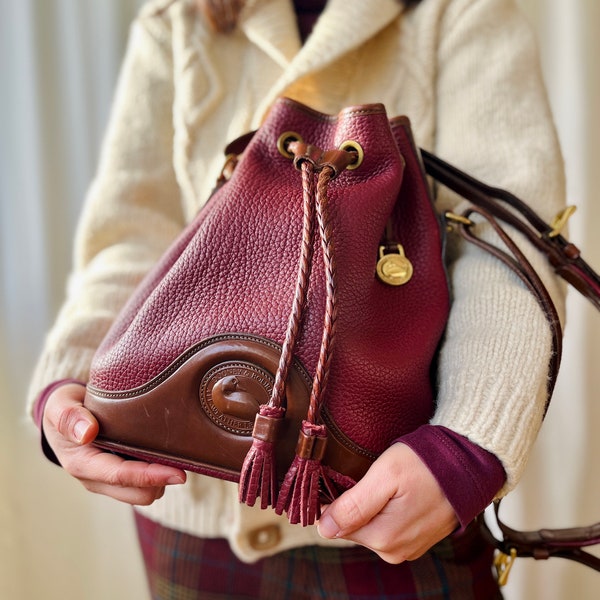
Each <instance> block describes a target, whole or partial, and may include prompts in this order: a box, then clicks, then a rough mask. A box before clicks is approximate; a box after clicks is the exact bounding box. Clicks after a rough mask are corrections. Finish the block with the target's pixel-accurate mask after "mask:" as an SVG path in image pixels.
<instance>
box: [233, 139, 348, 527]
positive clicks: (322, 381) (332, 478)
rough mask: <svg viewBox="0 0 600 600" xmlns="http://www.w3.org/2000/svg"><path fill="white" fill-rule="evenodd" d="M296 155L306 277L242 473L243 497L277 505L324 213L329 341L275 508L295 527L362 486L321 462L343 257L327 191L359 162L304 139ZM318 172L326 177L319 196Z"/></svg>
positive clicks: (293, 149) (302, 275) (302, 274)
mask: <svg viewBox="0 0 600 600" xmlns="http://www.w3.org/2000/svg"><path fill="white" fill-rule="evenodd" d="M288 150H289V152H290V153H291V154H293V155H294V157H295V158H294V165H295V166H296V168H298V169H299V170H300V171H301V172H302V186H303V212H304V216H303V235H302V247H301V252H300V260H299V268H298V277H297V281H296V290H295V294H294V301H293V305H292V311H291V313H290V318H289V321H288V327H287V331H286V336H285V341H284V344H283V347H282V353H281V358H280V362H279V366H278V370H277V373H276V376H275V384H274V386H273V393H272V395H271V398H270V400H269V402H268V403H267V404H266V405H263V406H261V408H260V411H259V414H258V415H257V417H256V421H255V426H254V431H253V437H254V440H253V444H252V447H251V449H250V451H249V452H248V455H247V456H246V459H245V461H244V465H243V467H242V472H241V478H240V494H239V496H240V501H242V502H245V503H246V504H249V505H250V506H253V505H254V503H255V501H256V498H257V496H259V495H260V496H261V507H262V508H266V507H267V506H269V505H271V504H273V502H274V499H275V490H276V488H277V473H276V469H275V449H274V445H275V440H276V437H277V424H278V423H279V422H281V419H282V418H283V416H284V412H285V409H284V407H283V399H284V395H285V383H286V380H287V375H288V372H289V368H290V366H291V362H292V359H293V351H294V347H295V345H296V340H297V338H298V335H299V332H300V329H301V321H302V315H303V312H304V309H305V307H306V298H307V292H308V285H309V281H310V272H311V265H312V259H313V244H314V235H315V233H314V230H315V227H314V220H315V213H316V217H317V222H318V229H319V237H320V240H321V248H322V255H323V261H324V266H325V289H326V303H325V315H324V323H323V335H322V340H321V349H320V353H319V359H318V362H317V367H316V370H315V376H314V378H313V386H312V390H311V394H310V400H309V409H308V413H307V417H306V419H305V420H304V421H303V422H302V426H301V430H300V434H299V438H298V445H297V447H296V456H295V458H294V460H293V462H292V465H291V466H290V468H289V470H288V472H287V474H286V475H285V478H284V480H283V484H282V486H281V490H280V492H279V496H278V498H277V503H276V505H275V511H276V512H277V514H282V513H283V512H284V511H285V512H286V513H287V514H288V518H289V520H290V522H291V523H294V524H296V523H301V524H302V525H310V524H313V523H314V522H315V520H316V519H318V518H319V516H320V500H319V495H320V491H323V492H324V493H325V494H326V495H327V496H331V497H333V496H335V495H337V494H336V492H335V489H340V488H341V489H347V488H348V487H350V486H351V485H353V484H354V481H353V480H352V479H351V478H349V477H346V476H343V475H340V474H338V473H335V472H333V471H332V470H331V469H329V468H328V467H324V466H323V465H322V464H321V458H322V457H323V454H324V452H325V443H326V440H327V430H326V428H325V425H324V424H323V423H321V422H320V412H321V407H322V404H323V397H324V393H325V388H326V385H327V377H328V373H329V367H330V364H331V357H332V352H333V342H334V334H335V322H336V316H337V304H336V284H335V274H336V273H335V271H336V269H335V253H334V250H333V242H332V225H331V222H330V218H329V213H328V199H327V188H328V185H329V182H330V181H331V179H333V178H334V177H336V176H337V175H338V174H339V173H340V172H341V171H343V170H344V169H345V168H346V167H347V166H348V165H349V164H351V162H352V160H353V158H354V157H353V156H352V155H351V154H350V153H349V152H346V151H344V150H330V151H327V152H323V151H322V150H321V149H319V148H317V147H315V146H312V145H308V144H305V143H303V142H299V141H294V142H291V143H290V144H289V145H288ZM315 174H318V181H317V186H316V193H315V184H314V179H315ZM334 484H336V485H334Z"/></svg>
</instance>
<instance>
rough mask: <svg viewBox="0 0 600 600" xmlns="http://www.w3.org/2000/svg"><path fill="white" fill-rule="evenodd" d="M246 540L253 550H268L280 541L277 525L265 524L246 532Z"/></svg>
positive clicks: (279, 531)
mask: <svg viewBox="0 0 600 600" xmlns="http://www.w3.org/2000/svg"><path fill="white" fill-rule="evenodd" d="M248 541H249V543H250V546H251V547H252V548H253V549H254V550H258V551H261V550H270V549H271V548H275V546H277V545H278V544H279V542H280V541H281V530H280V529H279V525H266V526H265V527H259V528H258V529H254V530H252V531H251V532H250V533H248Z"/></svg>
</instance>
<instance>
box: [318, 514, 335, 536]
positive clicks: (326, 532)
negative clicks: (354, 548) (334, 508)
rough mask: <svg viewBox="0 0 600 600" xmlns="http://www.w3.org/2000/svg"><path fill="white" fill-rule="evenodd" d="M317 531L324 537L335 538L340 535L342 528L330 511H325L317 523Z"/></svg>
mask: <svg viewBox="0 0 600 600" xmlns="http://www.w3.org/2000/svg"><path fill="white" fill-rule="evenodd" d="M317 531H318V532H319V535H320V536H321V537H324V538H335V537H338V535H339V533H340V528H339V527H338V524H337V523H336V522H335V521H334V520H333V518H332V517H330V516H329V514H328V513H325V514H324V515H322V516H321V518H320V519H319V522H318V524H317Z"/></svg>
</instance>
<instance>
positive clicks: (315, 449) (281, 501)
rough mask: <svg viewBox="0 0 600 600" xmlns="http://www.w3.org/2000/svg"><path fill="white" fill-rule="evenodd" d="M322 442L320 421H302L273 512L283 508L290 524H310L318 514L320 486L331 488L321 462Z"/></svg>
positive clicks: (323, 445)
mask: <svg viewBox="0 0 600 600" xmlns="http://www.w3.org/2000/svg"><path fill="white" fill-rule="evenodd" d="M326 443H327V430H326V428H325V426H324V425H313V424H312V423H309V422H308V421H303V422H302V429H301V430H300V435H299V437H298V445H297V446H296V456H295V457H294V460H293V462H292V464H291V466H290V468H289V469H288V472H287V473H286V476H285V478H284V480H283V483H282V485H281V489H280V491H279V497H278V499H277V505H276V506H275V512H276V513H277V514H278V515H281V514H283V512H286V513H287V515H288V519H289V521H290V523H292V524H293V525H295V524H298V523H300V524H301V525H302V526H303V527H305V526H307V525H312V524H314V522H315V521H316V520H317V519H318V518H319V517H320V516H321V500H320V490H321V487H322V486H323V487H325V488H326V489H330V488H331V482H329V480H328V479H329V478H328V475H327V472H326V470H325V469H324V468H323V465H322V464H321V459H322V458H323V455H324V453H325V446H326Z"/></svg>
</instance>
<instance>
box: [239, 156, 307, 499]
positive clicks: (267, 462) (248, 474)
mask: <svg viewBox="0 0 600 600" xmlns="http://www.w3.org/2000/svg"><path fill="white" fill-rule="evenodd" d="M314 167H315V164H314V162H313V161H311V160H305V161H303V163H302V165H301V166H300V169H301V170H302V184H303V213H304V216H303V223H302V244H301V251H300V260H299V266H298V276H297V280H296V290H295V293H294V301H293V304H292V310H291V312H290V317H289V320H288V325H287V329H286V335H285V340H284V342H283V346H282V348H281V356H280V359H279V365H278V368H277V373H276V374H275V383H274V385H273V391H272V393H271V397H270V399H269V402H268V403H267V404H263V405H261V407H260V409H259V412H258V414H257V415H256V420H255V422H254V429H253V432H252V437H253V441H252V446H251V448H250V450H249V452H248V454H247V455H246V458H245V460H244V464H243V465H242V470H241V475H240V487H239V499H240V502H243V503H245V504H248V506H254V504H255V502H256V499H257V497H258V496H260V498H261V508H262V509H265V508H267V506H271V505H272V504H273V503H274V502H275V500H276V498H277V472H276V468H275V449H274V443H275V440H276V438H277V433H278V429H279V425H280V423H281V420H282V419H283V417H284V415H285V408H284V406H283V399H284V396H285V384H286V381H287V376H288V373H289V369H290V366H291V364H292V360H293V353H294V347H295V346H296V340H297V338H298V334H299V332H300V325H301V321H302V313H303V311H304V307H305V305H306V294H307V292H308V284H309V280H310V272H311V266H312V256H313V238H314V212H315V203H314V197H315V184H314Z"/></svg>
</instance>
